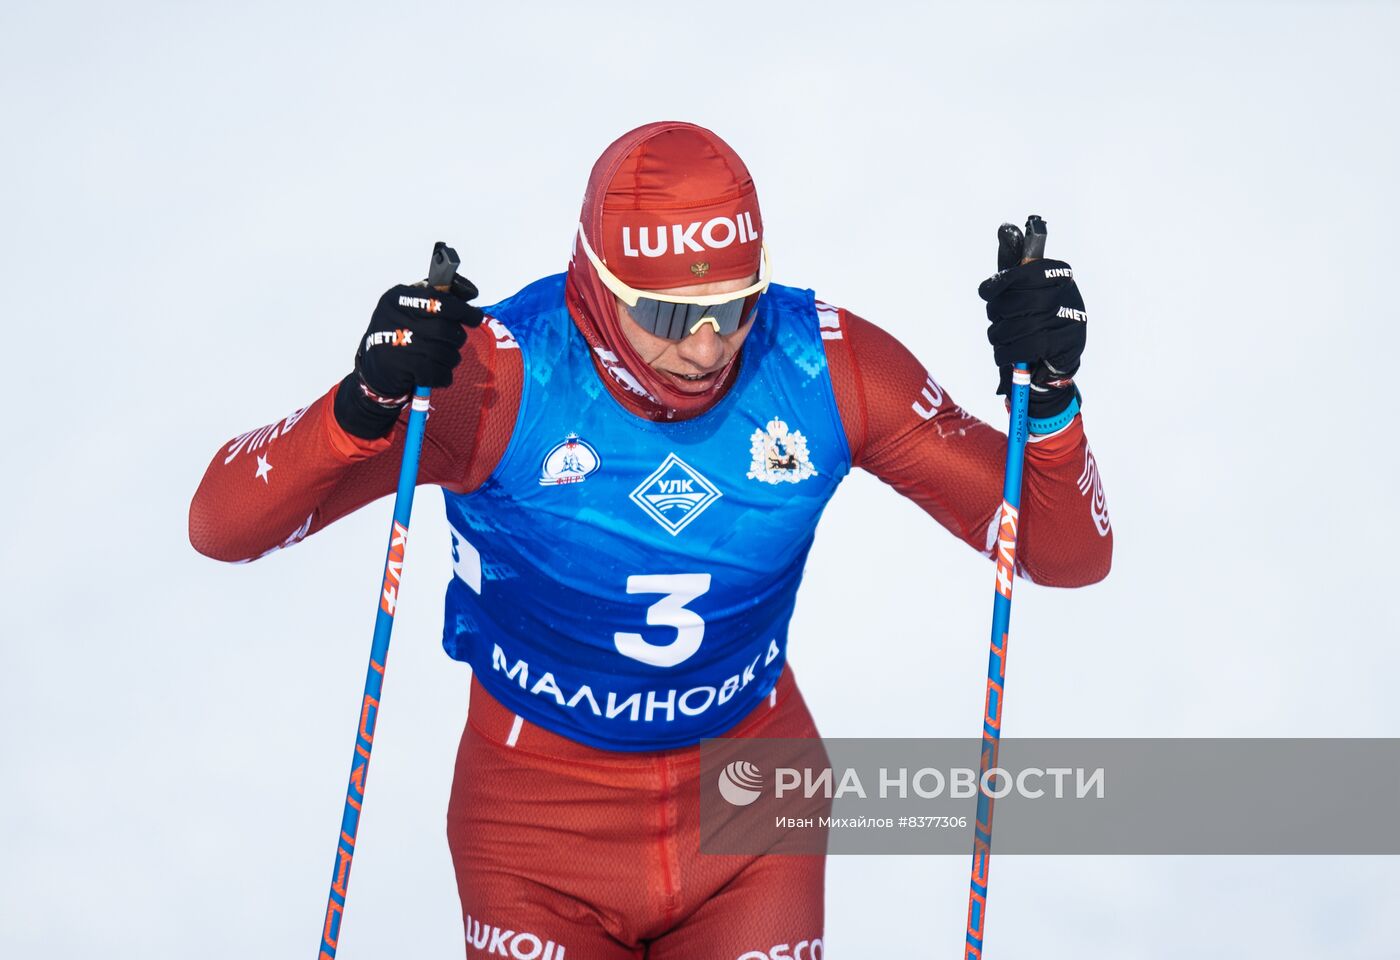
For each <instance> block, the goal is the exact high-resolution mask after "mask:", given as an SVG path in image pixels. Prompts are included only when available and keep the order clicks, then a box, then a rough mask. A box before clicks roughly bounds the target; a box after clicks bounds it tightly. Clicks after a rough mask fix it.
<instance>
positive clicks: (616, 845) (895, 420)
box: [190, 122, 1112, 960]
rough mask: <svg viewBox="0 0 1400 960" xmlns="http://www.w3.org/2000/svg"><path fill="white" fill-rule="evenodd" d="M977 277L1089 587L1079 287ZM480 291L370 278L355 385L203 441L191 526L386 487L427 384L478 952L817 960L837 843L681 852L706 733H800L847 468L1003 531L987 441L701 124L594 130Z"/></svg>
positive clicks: (1047, 560)
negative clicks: (807, 264)
mask: <svg viewBox="0 0 1400 960" xmlns="http://www.w3.org/2000/svg"><path fill="white" fill-rule="evenodd" d="M982 292H983V295H984V299H987V300H988V304H987V314H988V317H989V318H990V320H991V326H990V327H989V338H990V340H991V342H992V344H993V348H994V349H993V354H994V359H995V361H996V363H997V365H998V366H999V368H1000V370H1001V387H1000V390H999V391H998V392H1001V393H1005V392H1006V390H1007V389H1008V381H1009V368H1010V365H1011V364H1012V363H1015V362H1019V361H1026V362H1028V363H1030V364H1031V366H1032V370H1033V374H1034V376H1033V382H1034V389H1033V393H1032V399H1031V417H1032V420H1031V431H1032V434H1033V435H1032V437H1031V442H1030V444H1029V447H1028V450H1027V453H1026V474H1025V487H1024V493H1023V498H1022V509H1021V518H1022V522H1021V532H1020V544H1019V549H1018V555H1017V560H1018V567H1019V572H1020V573H1021V574H1022V575H1023V576H1025V577H1027V578H1029V579H1031V580H1033V581H1035V582H1037V583H1041V584H1048V585H1052V586H1063V587H1073V586H1080V585H1084V584H1089V583H1093V582H1095V581H1097V580H1099V579H1101V578H1103V577H1104V576H1105V575H1106V574H1107V573H1108V569H1109V561H1110V555H1111V553H1112V533H1111V531H1110V528H1109V518H1108V513H1107V510H1106V507H1105V504H1104V497H1103V489H1102V486H1101V484H1100V482H1099V476H1098V472H1097V469H1096V468H1095V464H1094V459H1093V457H1092V455H1091V454H1090V452H1089V448H1088V445H1087V444H1086V442H1085V437H1084V429H1083V426H1082V424H1081V419H1080V416H1079V415H1078V407H1079V393H1078V391H1077V389H1076V387H1075V385H1074V383H1073V377H1074V374H1075V373H1076V371H1077V370H1078V367H1079V358H1080V353H1081V352H1082V350H1083V346H1084V340H1085V323H1084V317H1085V315H1084V304H1083V301H1082V300H1081V299H1080V296H1079V292H1078V289H1077V287H1076V285H1075V282H1074V280H1073V278H1072V274H1071V271H1070V268H1069V266H1068V264H1065V263H1063V262H1061V261H1055V260H1039V261H1033V262H1029V263H1026V264H1023V265H1020V266H1016V267H1013V268H1011V269H1010V270H1007V271H1005V272H1003V273H1001V274H999V275H998V277H997V278H996V279H995V280H994V281H992V282H990V283H988V284H984V285H983V288H982ZM485 314H486V317H487V318H488V319H487V321H486V323H485V324H484V325H483V326H481V327H480V329H475V330H473V331H472V332H471V334H470V336H468V335H467V327H468V326H473V325H474V324H476V323H478V322H480V321H481V317H482V311H481V310H479V309H477V308H476V307H473V306H471V305H469V304H468V303H466V302H465V301H464V300H462V299H460V298H459V297H457V296H455V295H453V294H451V293H437V292H435V291H433V290H431V289H429V288H425V287H423V286H421V285H419V286H398V287H394V288H393V289H391V290H389V291H388V292H387V293H386V294H385V295H384V296H383V297H381V298H380V300H379V303H378V305H377V306H376V307H375V309H374V313H373V316H372V317H371V320H370V324H369V329H368V331H367V332H366V334H365V335H364V336H362V337H361V338H360V340H359V350H358V352H357V353H356V356H355V366H354V370H353V371H352V372H351V373H350V374H349V375H347V376H346V377H345V379H344V380H342V381H341V382H340V383H339V384H337V385H336V386H334V387H332V388H331V389H330V390H329V391H328V392H327V393H326V394H325V395H324V396H323V397H322V398H321V399H320V400H317V401H316V402H314V403H313V404H312V405H311V406H309V407H307V408H305V409H303V410H299V411H297V412H296V413H294V414H292V415H290V416H288V417H286V418H285V419H283V420H280V421H278V422H276V423H274V424H271V425H269V426H266V427H263V428H262V429H260V430H254V431H252V432H250V433H246V434H243V435H241V436H239V437H237V438H235V439H233V440H231V441H230V442H228V443H227V444H225V445H224V446H223V447H222V448H221V449H220V450H219V451H218V453H217V454H216V455H215V456H214V459H213V462H212V463H211V464H210V465H209V468H208V471H207V472H206V474H205V476H204V480H203V482H202V483H201V485H200V487H199V490H198V492H197V493H196V494H195V497H194V502H193V503H192V504H191V507H190V539H191V542H192V543H193V544H194V546H195V548H196V549H198V550H199V551H200V552H201V553H204V554H206V555H208V556H210V557H214V558H217V559H220V560H228V561H243V560H249V559H252V558H255V557H259V556H262V555H264V554H266V553H268V552H270V551H272V550H275V549H277V548H278V547H284V546H288V545H290V544H293V543H295V542H297V541H298V540H301V539H302V538H303V537H305V536H307V535H308V534H311V533H315V532H316V531H317V530H319V529H321V528H323V527H325V526H326V525H327V524H329V523H331V522H333V521H334V520H336V519H337V518H339V517H342V516H344V515H345V514H347V513H350V512H351V511H353V510H357V509H359V508H360V507H362V506H364V505H365V504H368V503H370V502H372V501H374V500H376V499H378V498H380V497H382V496H384V495H386V494H388V493H391V492H393V490H394V487H395V482H396V477H397V471H398V465H399V460H400V457H399V451H400V450H401V448H402V444H403V424H404V421H405V420H406V414H404V413H403V411H404V409H405V404H406V402H407V400H408V398H409V395H410V394H411V392H412V390H413V387H414V385H415V384H418V385H424V386H430V387H433V388H434V390H433V395H432V401H433V412H432V414H431V417H430V419H429V421H428V429H427V438H426V441H425V443H424V447H423V459H422V466H421V472H420V474H419V481H420V482H421V483H433V484H438V485H439V486H441V487H442V489H443V494H444V497H445V500H446V506H447V522H448V523H449V525H450V527H451V534H452V543H453V551H452V561H453V569H454V572H455V576H454V577H453V579H452V582H451V584H450V585H449V587H448V590H447V605H446V615H445V623H444V630H443V643H444V646H445V647H446V649H447V652H448V654H449V655H450V656H452V657H453V658H455V659H458V660H463V661H465V662H467V663H469V664H470V665H471V667H472V681H471V704H470V708H469V711H468V717H467V724H466V729H465V730H464V731H463V734H462V741H461V747H460V751H459V753H458V756H457V768H456V777H455V781H454V784H453V788H452V796H451V800H450V804H449V809H448V822H447V834H448V842H449V845H450V846H451V850H452V854H453V858H454V862H455V864H456V870H457V882H458V887H459V892H460V895H461V900H462V911H463V917H464V919H465V923H466V941H467V948H466V949H467V955H468V956H469V957H485V956H519V957H525V956H529V957H536V958H539V957H543V958H547V960H565V957H566V955H567V960H623V958H639V957H647V958H652V960H701V958H704V960H713V958H724V960H732V958H739V960H763V958H769V957H793V958H795V960H820V958H821V956H822V952H823V948H822V946H821V937H822V919H823V903H822V900H823V880H824V867H825V865H824V861H823V859H822V858H821V857H815V856H771V855H769V856H748V857H742V856H702V855H700V853H699V849H698V846H699V841H698V820H699V816H698V804H699V786H698V783H697V774H698V770H699V748H698V746H697V744H698V743H699V741H700V740H701V739H702V738H706V737H714V736H720V735H725V736H732V737H814V736H816V730H815V728H814V727H813V725H812V720H811V718H810V717H809V716H808V713H807V709H806V707H805V706H804V705H803V701H802V697H801V694H800V693H799V692H798V689H797V684H796V681H795V680H794V679H793V676H792V671H791V670H790V669H788V668H786V667H785V665H784V663H785V654H786V649H787V628H788V621H789V619H790V617H791V615H792V610H793V601H794V597H795V595H796V592H797V586H798V582H799V581H800V580H801V577H802V568H803V563H804V561H805V560H806V557H807V551H808V549H809V548H810V547H811V544H812V537H813V532H814V530H815V528H816V525H817V520H818V518H819V517H820V516H821V512H822V509H823V508H824V507H825V506H826V503H827V501H828V500H829V499H830V498H831V495H832V494H833V493H834V492H835V490H836V487H837V485H838V484H839V483H840V481H841V479H842V477H844V476H845V475H846V473H847V472H848V471H849V470H850V469H851V468H852V467H863V468H864V469H866V470H868V471H870V472H871V473H873V474H875V475H876V476H878V477H879V478H880V479H882V480H884V481H885V482H886V483H888V484H890V486H892V487H894V489H895V490H897V491H899V492H900V493H901V494H903V495H904V496H906V497H909V498H910V499H912V500H914V501H915V502H916V503H918V504H919V505H920V506H921V507H922V508H923V509H924V510H925V511H926V512H928V513H929V514H930V515H931V516H932V517H933V518H934V519H935V520H937V521H938V522H939V523H940V524H942V525H943V526H944V527H945V528H946V529H947V530H949V531H950V532H951V533H952V534H953V535H954V536H956V537H958V538H959V539H961V540H963V541H965V542H966V543H968V544H969V545H970V546H972V547H973V548H974V549H976V550H978V551H980V552H982V553H984V554H988V553H990V547H991V544H992V532H993V531H992V525H993V523H994V521H995V519H996V517H997V512H998V508H999V506H1000V503H1001V481H1002V466H1003V462H1004V458H1005V453H1006V438H1005V436H1004V435H1002V434H1001V433H1000V432H998V431H997V430H995V429H993V428H992V427H990V426H988V425H986V424H985V423H982V422H981V421H979V420H977V419H976V418H974V417H972V416H970V415H969V414H967V413H965V412H964V411H963V410H962V409H961V408H959V407H958V406H957V404H955V403H954V402H953V400H952V398H950V397H949V396H948V393H947V391H945V390H944V389H943V388H942V387H941V386H940V385H939V384H938V383H937V381H936V380H935V379H934V378H933V377H932V376H930V375H929V374H928V373H927V372H926V371H925V369H924V367H923V365H922V364H920V363H919V362H918V361H917V360H915V359H914V357H913V356H912V355H911V354H910V353H909V351H908V350H906V349H905V348H904V347H903V346H901V345H900V344H899V343H898V342H897V341H896V340H895V339H894V338H893V337H891V336H890V335H889V334H888V333H885V332H884V331H883V330H881V329H880V328H879V327H877V326H875V325H874V324H872V323H870V322H868V321H866V320H863V319H861V318H860V317H858V316H856V315H855V314H853V313H850V312H848V311H846V310H843V309H840V308H838V307H835V306H831V305H829V304H826V303H823V302H822V301H820V300H817V299H816V298H815V297H814V296H813V293H812V291H810V290H803V289H799V288H796V287H786V286H780V285H778V284H777V283H773V282H770V278H769V266H768V261H767V257H766V254H765V252H764V246H763V218H762V216H761V215H760V211H759V204H758V197H757V194H756V192H755V189H754V184H753V181H752V179H751V177H750V175H749V172H748V170H747V169H746V168H745V166H744V163H743V161H741V160H740V159H739V157H738V155H737V154H736V153H735V152H734V151H733V150H732V149H731V148H730V147H729V145H728V144H726V143H725V142H724V141H723V140H721V139H720V138H719V137H718V136H716V135H715V134H713V133H711V132H710V131H708V130H705V129H703V128H701V127H697V126H694V125H692V124H688V123H674V122H665V123H652V124H648V125H646V126H643V127H639V128H638V129H636V130H633V131H631V132H630V133H628V134H626V135H624V136H623V137H622V138H620V139H619V140H617V141H616V142H615V143H613V144H612V145H611V146H610V147H608V149H607V150H606V151H605V152H604V153H603V155H602V157H601V158H600V159H599V160H598V162H597V164H596V165H595V166H594V168H593V172H592V176H591V177H590V179H589V182H588V188H587V191H586V193H585V195H584V200H583V212H582V216H581V218H580V223H579V226H578V229H577V231H576V233H575V235H574V237H573V254H572V257H571V259H570V261H569V265H568V270H567V272H566V273H564V274H562V275H557V276H551V277H546V278H545V279H543V280H539V281H537V282H535V283H532V284H530V285H529V286H528V287H526V288H525V289H524V290H522V291H520V292H519V293H517V294H516V295H515V296H513V297H510V298H509V299H507V300H504V301H502V302H501V303H499V304H496V305H495V306H492V307H487V308H485ZM571 438H572V439H571ZM565 445H570V451H569V452H570V454H571V455H573V456H574V460H573V461H569V460H568V458H567V457H565V456H562V453H563V450H562V448H563V447H565ZM556 451H557V452H559V453H560V454H561V455H560V456H551V454H554V453H555V452H556ZM537 948H538V949H537Z"/></svg>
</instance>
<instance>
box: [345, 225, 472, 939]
mask: <svg viewBox="0 0 1400 960" xmlns="http://www.w3.org/2000/svg"><path fill="white" fill-rule="evenodd" d="M460 263H461V259H460V258H459V257H458V256H457V252H456V251H455V250H453V249H452V248H451V247H449V246H447V244H445V243H443V242H442V241H438V243H437V244H436V245H435V246H434V247H433V257H432V261H431V263H430V264H429V266H428V283H429V284H430V285H431V286H433V287H434V288H436V289H438V290H441V291H443V292H446V291H447V290H449V289H451V286H452V278H453V275H454V274H455V273H456V272H457V267H458V265H459V264H460ZM428 392H429V391H428V388H427V387H418V388H416V389H415V390H414V391H413V402H412V406H411V407H410V409H409V413H408V429H407V431H406V432H405V434H404V444H403V462H402V464H401V465H400V466H399V487H398V492H397V493H396V494H395V495H394V520H393V526H392V527H391V528H390V531H389V549H388V552H387V554H386V556H385V558H384V580H383V584H382V586H381V588H380V594H379V606H378V609H377V610H376V611H375V615H374V642H373V644H372V645H371V646H370V653H369V670H368V672H367V673H366V674H365V695H364V699H363V700H362V701H361V703H360V723H359V727H358V728H357V729H356V731H355V753H354V756H353V757H352V759H351V762H350V785H349V787H348V788H347V789H346V792H345V810H344V812H343V813H342V814H341V817H340V839H339V840H338V841H337V843H336V850H335V868H334V869H333V870H332V871H331V892H330V896H329V897H328V898H327V901H326V919H325V923H324V924H323V925H322V927H321V948H320V953H319V954H318V960H334V957H335V949H336V944H337V943H338V942H339V940H340V924H341V920H342V919H343V918H344V916H345V893H346V890H347V889H348V888H349V886H350V864H351V862H352V861H353V860H354V859H355V838H356V837H357V836H358V834H359V830H360V808H361V806H362V805H363V804H364V800H365V779H366V778H367V777H368V776H369V755H370V751H371V750H372V749H374V727H375V723H376V722H377V720H378V718H379V699H380V695H381V691H382V690H383V686H384V665H385V661H387V660H388V658H389V635H390V633H392V632H393V629H394V612H395V610H396V609H397V608H398V601H399V583H400V581H401V579H402V577H403V559H404V548H405V547H406V546H407V544H408V520H409V515H410V514H412V512H413V489H414V487H416V486H417V484H418V455H419V453H420V452H421V451H422V449H423V427H424V426H425V424H426V423H427V420H428Z"/></svg>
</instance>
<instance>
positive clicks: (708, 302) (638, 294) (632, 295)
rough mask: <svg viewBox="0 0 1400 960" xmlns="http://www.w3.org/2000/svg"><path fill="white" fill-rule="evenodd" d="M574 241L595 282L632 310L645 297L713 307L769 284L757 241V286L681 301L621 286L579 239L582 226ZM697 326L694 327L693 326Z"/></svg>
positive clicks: (767, 260)
mask: <svg viewBox="0 0 1400 960" xmlns="http://www.w3.org/2000/svg"><path fill="white" fill-rule="evenodd" d="M578 241H579V243H580V244H582V245H583V252H584V254H585V255H587V257H588V262H589V263H591V264H593V269H594V270H596V271H597V272H598V279H600V280H602V281H603V286H605V287H607V288H608V289H609V290H610V291H612V294H613V296H615V297H617V298H618V299H619V300H621V301H622V302H623V303H625V304H627V306H629V307H635V306H636V305H637V301H638V300H640V299H642V298H643V297H646V298H647V299H649V300H660V301H662V302H663V303H682V304H686V305H689V306H697V307H713V306H716V305H717V304H721V303H729V302H730V301H731V300H741V299H743V298H744V297H751V296H753V295H754V294H756V293H766V292H767V290H768V285H769V284H770V283H772V282H773V260H772V258H771V257H770V256H769V255H768V244H766V243H764V242H762V241H759V249H760V251H761V253H762V256H763V269H762V270H761V271H760V272H759V275H758V282H757V283H755V284H753V285H751V286H747V287H745V288H744V289H742V290H733V291H730V292H729V293H709V294H705V295H703V296H695V297H685V296H678V295H675V294H667V293H654V292H652V291H650V290H638V289H636V288H635V287H629V286H628V285H627V284H625V283H623V282H622V281H621V280H619V279H618V278H617V276H616V275H614V274H613V272H612V271H611V270H609V269H608V267H607V264H605V263H604V262H603V261H602V259H601V258H599V256H598V255H597V254H596V253H594V252H593V248H592V247H591V246H589V245H588V238H587V237H585V236H584V235H583V224H581V223H580V224H579V225H578ZM697 326H698V324H697Z"/></svg>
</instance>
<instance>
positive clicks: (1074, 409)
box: [1026, 389, 1079, 434]
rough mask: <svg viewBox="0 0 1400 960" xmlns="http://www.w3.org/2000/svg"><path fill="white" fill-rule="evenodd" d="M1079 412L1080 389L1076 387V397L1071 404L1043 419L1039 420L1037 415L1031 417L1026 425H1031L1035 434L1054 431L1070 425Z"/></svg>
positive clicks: (1031, 429)
mask: <svg viewBox="0 0 1400 960" xmlns="http://www.w3.org/2000/svg"><path fill="white" fill-rule="evenodd" d="M1078 413H1079V391H1078V389H1076V390H1075V391H1074V399H1072V400H1070V402H1069V406H1067V407H1065V408H1064V409H1063V410H1061V411H1060V412H1059V413H1057V414H1055V415H1054V416H1053V417H1046V418H1044V419H1043V420H1037V419H1036V418H1035V417H1031V418H1030V419H1028V420H1027V421H1026V426H1027V427H1029V428H1030V431H1031V433H1034V434H1046V433H1054V432H1055V431H1056V430H1061V429H1063V428H1065V427H1067V426H1069V422H1070V421H1071V420H1073V419H1074V417H1075V415H1076V414H1078Z"/></svg>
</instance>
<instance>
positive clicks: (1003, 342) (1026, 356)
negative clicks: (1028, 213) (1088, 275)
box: [977, 227, 1088, 419]
mask: <svg viewBox="0 0 1400 960" xmlns="http://www.w3.org/2000/svg"><path fill="white" fill-rule="evenodd" d="M1013 235H1014V237H1013ZM1019 237H1020V231H1019V230H1017V229H1016V228H1015V227H1012V228H1010V231H1006V230H1005V228H1003V236H1002V252H1001V257H1000V259H999V263H1000V265H1001V266H1002V267H1003V268H1004V269H1001V270H1000V271H998V272H997V274H996V276H993V277H990V278H988V279H987V280H984V281H983V282H982V285H981V286H980V287H978V289H977V293H978V295H979V296H980V297H981V298H982V299H983V300H985V301H987V319H988V320H990V321H991V324H992V325H991V326H990V327H988V328H987V339H988V340H989V341H991V344H992V353H993V356H994V357H995V358H996V363H997V366H998V367H1000V368H1001V383H1000V385H999V386H998V387H997V393H999V394H1003V395H1006V396H1010V394H1011V367H1012V365H1013V364H1016V363H1025V364H1026V365H1027V366H1028V367H1029V369H1030V372H1031V394H1030V415H1031V417H1032V418H1034V419H1046V418H1049V417H1054V416H1056V415H1057V414H1059V413H1061V412H1063V411H1064V410H1065V409H1066V408H1067V407H1068V406H1069V405H1070V402H1071V401H1072V400H1073V399H1074V397H1075V396H1076V390H1075V386H1074V375H1075V374H1076V373H1077V372H1078V371H1079V357H1080V355H1081V354H1082V353H1083V352H1084V340H1085V334H1086V328H1087V327H1088V323H1087V320H1088V317H1087V316H1086V315H1085V312H1084V298H1083V297H1081V296H1080V295H1079V287H1078V286H1077V285H1076V284H1075V282H1074V273H1073V271H1072V270H1071V269H1070V265H1069V264H1067V263H1065V262H1064V261H1063V260H1030V261H1027V262H1024V263H1022V262H1019V261H1020V250H1019V248H1016V249H1008V247H1009V246H1014V244H1015V243H1016V242H1017V239H1016V238H1019ZM1008 261H1009V262H1010V264H1011V265H1010V266H1008V265H1007V263H1008Z"/></svg>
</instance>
